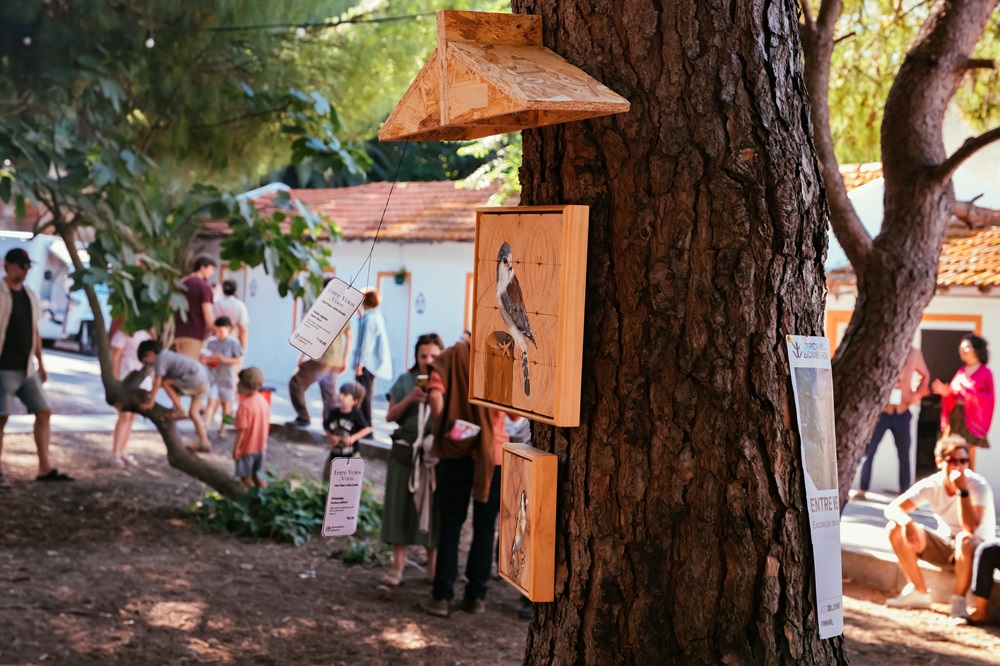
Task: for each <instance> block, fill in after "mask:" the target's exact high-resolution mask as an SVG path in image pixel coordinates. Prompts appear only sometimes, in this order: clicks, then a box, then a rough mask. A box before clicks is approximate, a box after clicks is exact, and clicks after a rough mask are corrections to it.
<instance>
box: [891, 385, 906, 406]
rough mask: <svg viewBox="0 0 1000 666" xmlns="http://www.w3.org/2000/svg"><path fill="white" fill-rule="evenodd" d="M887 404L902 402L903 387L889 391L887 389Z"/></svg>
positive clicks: (899, 403)
mask: <svg viewBox="0 0 1000 666" xmlns="http://www.w3.org/2000/svg"><path fill="white" fill-rule="evenodd" d="M889 404H890V405H901V404H903V389H899V388H894V389H892V390H891V391H889Z"/></svg>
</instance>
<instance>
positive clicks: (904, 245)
mask: <svg viewBox="0 0 1000 666" xmlns="http://www.w3.org/2000/svg"><path fill="white" fill-rule="evenodd" d="M997 4H998V3H997V0H967V1H958V0H938V2H937V3H936V4H935V6H934V8H933V9H932V11H931V13H930V16H929V17H928V18H927V20H926V21H925V23H924V27H923V28H922V30H921V31H920V34H919V35H918V37H917V40H916V42H915V43H914V45H913V47H912V48H911V49H910V51H909V52H908V53H907V54H906V59H905V60H904V61H903V64H902V66H901V67H900V69H899V73H898V74H897V75H896V78H895V80H894V81H893V84H892V88H891V89H890V91H889V96H888V98H887V99H886V103H885V114H884V116H883V121H882V131H881V132H882V137H881V138H882V171H883V174H884V177H885V199H884V211H885V212H884V214H883V220H882V230H881V232H880V233H879V235H878V237H877V238H876V239H875V241H874V242H873V243H871V245H870V251H869V253H868V256H867V259H866V260H865V261H864V262H863V264H862V267H861V268H857V267H855V270H856V273H857V284H858V297H857V301H856V303H855V306H854V314H853V315H852V316H851V321H850V323H849V324H848V326H847V330H846V332H845V333H844V338H843V340H841V344H840V346H839V347H838V348H837V356H836V357H835V358H834V360H833V370H834V375H833V388H834V399H835V400H836V404H837V423H836V429H837V454H838V455H837V463H838V471H839V473H840V498H841V507H843V506H844V500H845V499H846V497H847V493H848V490H849V489H850V487H851V481H852V479H853V478H854V472H855V470H856V469H857V467H858V463H859V462H860V461H861V457H862V456H863V455H864V452H865V447H866V445H867V444H868V440H869V439H870V438H871V435H872V430H873V429H874V426H875V422H876V420H877V419H878V415H879V412H881V411H882V409H884V407H885V405H887V404H888V402H889V392H890V391H891V390H892V387H893V385H895V383H896V382H897V380H898V379H899V374H900V372H901V370H902V368H903V363H904V362H905V360H906V353H907V350H908V349H909V347H910V344H911V343H912V341H913V336H914V335H915V333H916V331H917V327H918V326H919V325H920V320H921V318H922V316H923V312H924V308H926V307H927V304H928V303H929V302H930V300H931V298H933V297H934V290H935V287H936V283H937V272H938V259H939V257H940V255H941V245H942V240H943V238H944V231H945V227H946V226H947V224H948V221H949V220H950V219H951V215H952V212H953V211H954V210H955V193H954V189H953V188H952V184H951V171H948V170H947V168H945V167H946V166H947V165H951V164H953V163H954V162H953V160H951V159H949V157H948V154H947V152H945V147H944V138H943V137H944V135H943V131H942V125H943V123H944V114H945V111H946V109H947V108H948V104H949V103H950V102H951V100H952V98H953V97H954V96H955V93H956V91H957V90H958V86H959V85H960V84H961V82H962V80H963V78H964V77H965V75H966V72H967V65H968V62H969V58H970V57H971V55H972V52H973V50H974V49H975V47H976V43H977V42H978V41H979V39H980V37H981V36H982V34H983V30H984V29H985V26H986V23H987V21H988V19H989V16H990V13H991V12H992V11H993V10H994V9H995V8H996V6H997ZM970 154H971V153H970ZM967 156H968V155H966V157H967ZM959 163H960V162H959ZM956 165H957V164H956ZM838 178H839V174H838ZM842 186H843V185H842V183H841V184H840V187H842ZM962 212H963V213H965V214H968V213H969V209H968V207H963V211H962ZM852 261H853V259H852ZM939 379H942V380H944V381H949V380H950V379H951V378H950V377H940V378H939ZM901 490H902V489H901Z"/></svg>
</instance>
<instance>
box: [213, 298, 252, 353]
mask: <svg viewBox="0 0 1000 666" xmlns="http://www.w3.org/2000/svg"><path fill="white" fill-rule="evenodd" d="M213 306H214V307H213V310H214V312H215V316H214V317H213V319H218V318H219V317H229V321H231V322H232V323H233V332H234V333H235V334H236V339H237V340H239V342H240V347H242V348H243V353H244V354H246V353H247V331H248V328H249V326H250V314H249V313H248V312H247V306H246V304H245V303H243V301H241V300H240V299H238V298H236V281H235V280H225V281H224V282H223V283H222V296H220V297H218V298H216V299H215V303H214V304H213Z"/></svg>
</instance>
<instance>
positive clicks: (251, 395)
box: [233, 368, 271, 488]
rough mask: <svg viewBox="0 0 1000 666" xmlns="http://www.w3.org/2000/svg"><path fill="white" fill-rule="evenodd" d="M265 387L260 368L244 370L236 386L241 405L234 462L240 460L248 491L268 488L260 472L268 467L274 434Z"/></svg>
mask: <svg viewBox="0 0 1000 666" xmlns="http://www.w3.org/2000/svg"><path fill="white" fill-rule="evenodd" d="M263 386H264V373H263V372H261V371H260V368H244V369H243V370H241V371H240V376H239V381H237V383H236V391H237V392H238V393H239V395H240V405H239V407H237V408H236V423H235V426H234V427H235V429H236V442H235V443H234V444H233V460H235V461H236V470H235V473H236V476H238V477H240V480H241V481H243V485H245V486H246V487H247V488H250V487H253V486H256V487H257V488H263V487H264V486H265V485H266V484H265V483H264V480H263V479H261V478H260V471H261V470H262V469H263V468H264V456H265V452H266V450H267V436H268V434H269V433H270V431H271V406H270V405H269V404H268V402H267V400H266V399H265V398H264V396H262V395H261V394H260V389H261V388H263Z"/></svg>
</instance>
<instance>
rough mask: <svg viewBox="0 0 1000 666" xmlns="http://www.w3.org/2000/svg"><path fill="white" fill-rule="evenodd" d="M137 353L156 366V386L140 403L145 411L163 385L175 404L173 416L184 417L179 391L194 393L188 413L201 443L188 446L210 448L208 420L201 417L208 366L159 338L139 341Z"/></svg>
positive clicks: (144, 360)
mask: <svg viewBox="0 0 1000 666" xmlns="http://www.w3.org/2000/svg"><path fill="white" fill-rule="evenodd" d="M136 355H137V356H138V357H139V360H140V361H142V362H143V364H144V365H148V366H152V367H153V387H152V388H151V389H150V390H149V399H148V400H147V401H146V402H145V403H143V404H142V405H140V407H141V408H142V409H143V410H145V411H148V410H150V409H152V408H153V405H154V404H156V394H157V393H159V392H160V387H161V386H162V387H163V390H164V391H166V393H167V397H168V398H170V402H171V404H173V407H174V411H173V413H171V415H170V416H171V418H175V419H181V418H184V407H183V405H181V397H180V394H181V393H183V394H184V395H189V396H191V408H190V410H189V412H188V415H189V416H190V417H191V422H192V423H193V424H194V431H195V434H196V435H197V436H198V444H197V445H195V446H189V447H188V449H189V450H191V451H195V452H202V453H208V452H209V451H211V448H212V447H211V445H210V444H209V443H208V432H207V431H206V429H205V422H204V421H202V419H201V406H202V400H203V399H204V398H205V396H206V395H208V389H209V384H210V382H211V380H210V379H209V378H208V372H207V371H206V370H205V366H203V365H202V364H201V363H199V362H198V361H195V360H194V359H191V358H189V357H187V356H184V355H183V354H178V353H177V352H172V351H170V350H169V349H163V348H162V347H161V346H160V343H159V342H157V341H156V340H146V341H145V342H143V343H142V344H140V345H139V350H138V352H137V354H136Z"/></svg>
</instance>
